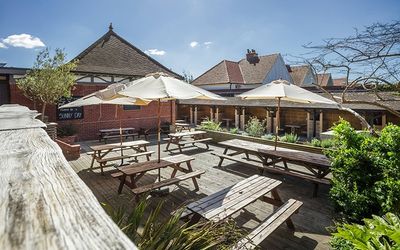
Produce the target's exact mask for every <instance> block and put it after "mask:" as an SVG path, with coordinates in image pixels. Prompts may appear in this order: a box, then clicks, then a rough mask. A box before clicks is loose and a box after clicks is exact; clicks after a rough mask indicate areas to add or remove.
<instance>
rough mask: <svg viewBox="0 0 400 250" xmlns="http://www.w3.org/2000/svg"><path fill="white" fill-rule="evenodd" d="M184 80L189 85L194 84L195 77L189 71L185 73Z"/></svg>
mask: <svg viewBox="0 0 400 250" xmlns="http://www.w3.org/2000/svg"><path fill="white" fill-rule="evenodd" d="M183 80H184V81H185V82H187V83H192V82H193V75H192V74H191V73H190V72H189V71H185V70H184V71H183Z"/></svg>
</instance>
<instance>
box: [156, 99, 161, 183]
mask: <svg viewBox="0 0 400 250" xmlns="http://www.w3.org/2000/svg"><path fill="white" fill-rule="evenodd" d="M157 124H158V128H157V148H158V158H157V159H158V162H160V161H161V157H160V154H161V149H160V148H161V147H160V144H161V100H160V99H158V110H157ZM158 181H161V170H160V169H158Z"/></svg>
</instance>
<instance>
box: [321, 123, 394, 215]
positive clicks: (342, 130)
mask: <svg viewBox="0 0 400 250" xmlns="http://www.w3.org/2000/svg"><path fill="white" fill-rule="evenodd" d="M333 131H334V144H335V150H330V151H326V154H327V155H328V157H329V158H330V159H331V161H332V167H331V170H332V175H333V178H332V188H331V190H330V198H331V200H332V202H333V205H334V208H335V210H336V211H337V212H338V213H339V215H340V216H341V219H343V220H344V221H348V222H360V221H361V220H362V219H363V218H369V217H371V215H372V214H377V215H379V216H382V215H383V214H385V213H387V212H396V211H397V212H398V211H400V127H399V126H395V125H388V126H386V127H385V128H384V129H383V130H382V132H381V135H380V136H379V137H373V136H371V135H369V134H366V133H356V131H355V129H354V128H352V127H351V126H350V124H349V123H348V122H347V121H344V120H341V121H340V122H339V123H338V124H337V125H335V127H334V128H333Z"/></svg>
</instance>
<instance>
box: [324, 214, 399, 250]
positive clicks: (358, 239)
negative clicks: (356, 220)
mask: <svg viewBox="0 0 400 250" xmlns="http://www.w3.org/2000/svg"><path fill="white" fill-rule="evenodd" d="M363 221H364V225H359V224H344V225H341V226H339V227H338V228H337V233H333V238H332V241H331V246H332V247H333V249H400V219H399V217H398V216H396V215H394V214H392V213H387V214H386V215H385V216H384V217H383V218H381V217H379V216H375V215H373V216H372V219H364V220H363Z"/></svg>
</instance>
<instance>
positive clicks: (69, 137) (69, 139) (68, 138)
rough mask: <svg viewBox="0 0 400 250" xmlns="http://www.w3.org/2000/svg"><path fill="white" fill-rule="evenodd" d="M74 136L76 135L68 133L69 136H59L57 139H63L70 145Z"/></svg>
mask: <svg viewBox="0 0 400 250" xmlns="http://www.w3.org/2000/svg"><path fill="white" fill-rule="evenodd" d="M76 137H77V136H76V135H70V136H64V137H59V138H58V139H59V140H60V141H63V142H65V143H67V144H70V145H72V144H74V142H75V140H76Z"/></svg>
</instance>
